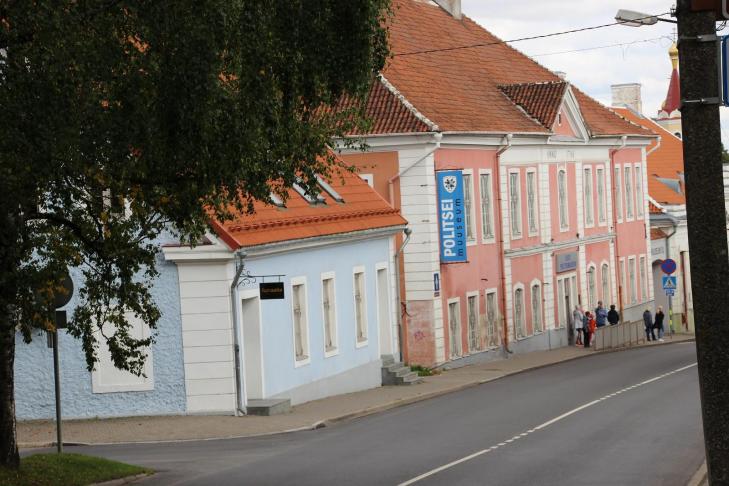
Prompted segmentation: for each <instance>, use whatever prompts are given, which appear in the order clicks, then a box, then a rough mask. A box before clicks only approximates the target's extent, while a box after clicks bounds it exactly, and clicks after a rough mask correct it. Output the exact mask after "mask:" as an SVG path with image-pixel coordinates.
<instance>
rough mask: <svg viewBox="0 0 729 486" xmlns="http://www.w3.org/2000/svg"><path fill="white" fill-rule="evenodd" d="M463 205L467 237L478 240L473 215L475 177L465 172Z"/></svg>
mask: <svg viewBox="0 0 729 486" xmlns="http://www.w3.org/2000/svg"><path fill="white" fill-rule="evenodd" d="M463 205H464V209H465V211H466V239H467V240H468V241H476V229H475V221H474V217H473V177H471V174H463Z"/></svg>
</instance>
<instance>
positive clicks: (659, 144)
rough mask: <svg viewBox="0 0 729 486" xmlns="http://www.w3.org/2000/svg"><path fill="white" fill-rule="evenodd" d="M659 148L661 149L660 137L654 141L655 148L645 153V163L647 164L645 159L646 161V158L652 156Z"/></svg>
mask: <svg viewBox="0 0 729 486" xmlns="http://www.w3.org/2000/svg"><path fill="white" fill-rule="evenodd" d="M660 147H661V137H658V138H657V140H656V146H655V147H653V148H652V149H650V150H649V151H648V152H646V154H645V158H646V163H647V162H648V160H647V159H648V156H649V155H650V154H652V153H653V152H655V151H656V150H658V149H659V148H660Z"/></svg>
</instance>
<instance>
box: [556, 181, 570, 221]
mask: <svg viewBox="0 0 729 486" xmlns="http://www.w3.org/2000/svg"><path fill="white" fill-rule="evenodd" d="M557 192H558V196H559V201H558V203H559V227H560V228H561V229H566V228H569V226H570V223H569V220H568V218H567V171H565V170H564V169H560V170H559V172H557Z"/></svg>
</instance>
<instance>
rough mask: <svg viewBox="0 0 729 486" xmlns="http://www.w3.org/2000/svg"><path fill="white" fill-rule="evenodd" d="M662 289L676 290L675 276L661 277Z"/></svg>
mask: <svg viewBox="0 0 729 486" xmlns="http://www.w3.org/2000/svg"><path fill="white" fill-rule="evenodd" d="M663 290H676V277H668V276H666V277H663Z"/></svg>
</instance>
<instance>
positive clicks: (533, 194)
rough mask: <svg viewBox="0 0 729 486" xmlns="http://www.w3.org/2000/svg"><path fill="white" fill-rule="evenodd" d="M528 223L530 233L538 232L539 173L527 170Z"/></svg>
mask: <svg viewBox="0 0 729 486" xmlns="http://www.w3.org/2000/svg"><path fill="white" fill-rule="evenodd" d="M526 177H527V224H528V225H529V234H530V235H531V234H536V232H537V231H538V229H539V225H538V224H537V174H536V172H533V171H532V172H527V175H526Z"/></svg>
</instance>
